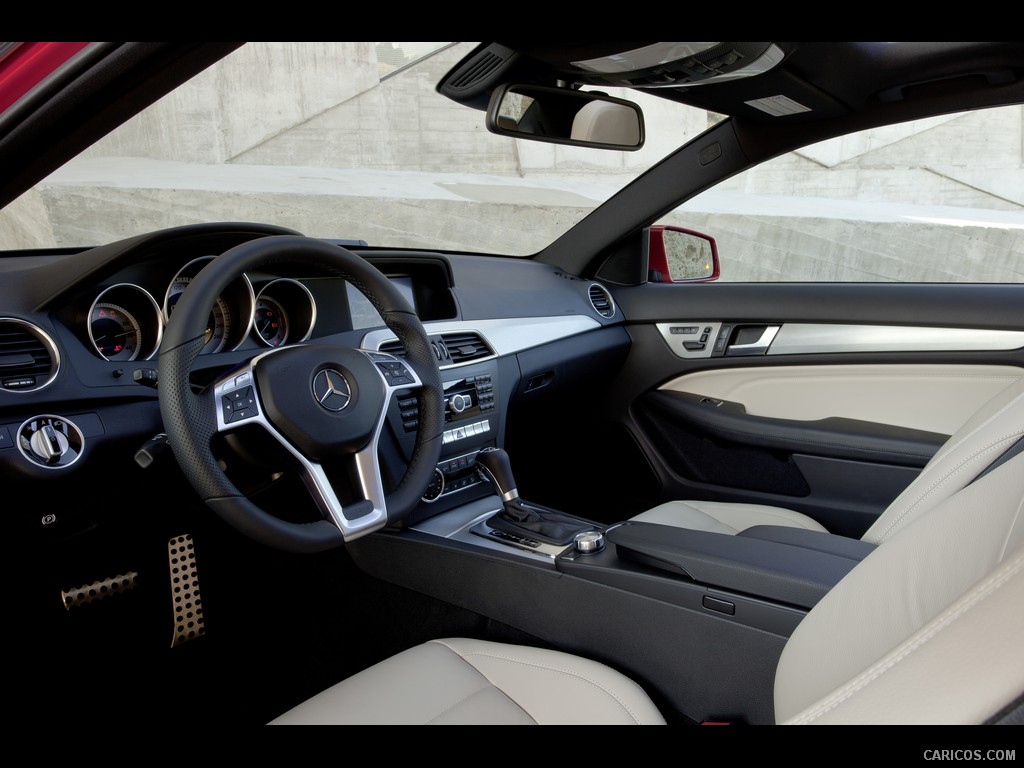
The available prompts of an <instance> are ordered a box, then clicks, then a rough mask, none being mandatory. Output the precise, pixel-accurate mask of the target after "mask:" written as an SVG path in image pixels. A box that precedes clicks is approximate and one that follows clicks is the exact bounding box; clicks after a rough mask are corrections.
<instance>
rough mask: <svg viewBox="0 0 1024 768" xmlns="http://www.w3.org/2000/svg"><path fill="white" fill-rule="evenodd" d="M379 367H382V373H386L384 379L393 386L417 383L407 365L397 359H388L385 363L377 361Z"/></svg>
mask: <svg viewBox="0 0 1024 768" xmlns="http://www.w3.org/2000/svg"><path fill="white" fill-rule="evenodd" d="M377 367H378V368H380V370H381V373H383V374H384V381H386V382H387V383H388V385H389V386H392V387H400V386H404V385H406V384H413V383H415V379H413V377H412V374H410V373H409V369H408V368H406V367H405V364H404V363H400V362H398V361H397V360H395V361H388V362H384V363H377Z"/></svg>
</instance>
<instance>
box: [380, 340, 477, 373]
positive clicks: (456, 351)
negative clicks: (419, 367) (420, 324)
mask: <svg viewBox="0 0 1024 768" xmlns="http://www.w3.org/2000/svg"><path fill="white" fill-rule="evenodd" d="M430 346H431V349H433V350H434V356H435V357H436V358H437V362H438V364H439V365H440V366H441V367H442V368H443V367H445V366H449V365H458V364H459V363H468V362H470V361H471V360H480V359H481V358H484V357H491V356H492V355H493V354H494V352H493V351H491V348H490V347H488V346H487V342H485V341H484V340H483V339H482V338H481V337H480V334H478V333H476V332H474V331H466V332H452V333H442V334H441V335H440V336H431V337H430ZM378 349H379V351H381V352H386V353H387V354H389V355H397V356H398V357H404V356H405V347H404V346H403V344H402V342H400V341H398V340H397V339H396V340H392V341H385V342H384V343H383V344H381V345H380V346H379V347H378Z"/></svg>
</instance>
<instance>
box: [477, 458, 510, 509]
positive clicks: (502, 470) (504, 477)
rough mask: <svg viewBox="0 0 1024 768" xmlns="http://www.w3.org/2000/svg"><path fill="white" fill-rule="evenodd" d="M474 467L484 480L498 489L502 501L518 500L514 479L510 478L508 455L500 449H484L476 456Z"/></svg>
mask: <svg viewBox="0 0 1024 768" xmlns="http://www.w3.org/2000/svg"><path fill="white" fill-rule="evenodd" d="M476 465H477V466H478V467H479V468H480V471H481V472H482V473H483V475H484V478H485V479H487V480H490V481H491V482H492V483H493V484H494V487H495V488H497V489H498V495H499V496H501V500H502V501H513V500H515V499H518V498H519V489H518V488H516V481H515V478H513V477H512V462H511V461H510V460H509V458H508V454H507V453H505V451H503V450H502V449H501V448H484V449H483V450H481V451H480V452H479V453H478V454H477V455H476Z"/></svg>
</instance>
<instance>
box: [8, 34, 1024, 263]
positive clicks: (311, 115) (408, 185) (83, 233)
mask: <svg viewBox="0 0 1024 768" xmlns="http://www.w3.org/2000/svg"><path fill="white" fill-rule="evenodd" d="M470 48H471V44H469V43H461V44H457V45H455V46H452V47H450V48H447V49H444V50H442V51H441V52H440V53H438V54H436V55H435V56H433V57H431V58H429V59H426V60H424V61H423V62H421V63H419V64H417V65H416V66H414V67H410V68H407V69H403V70H400V71H398V72H396V73H395V74H394V75H393V76H388V77H384V78H383V79H382V78H381V76H380V71H381V70H380V68H379V67H378V65H377V61H376V50H375V47H374V44H373V43H306V44H302V45H301V46H300V47H298V48H297V49H293V50H288V49H286V48H284V47H281V46H276V45H266V46H259V47H257V46H255V45H254V46H252V47H245V48H242V49H241V50H240V51H238V52H237V53H236V54H235V55H233V56H232V57H230V58H229V59H227V60H225V61H224V62H222V63H221V64H220V65H218V66H217V67H215V68H213V69H211V70H210V71H208V72H205V73H203V74H201V75H200V76H199V77H198V78H197V79H196V80H195V82H194V83H193V84H192V85H193V86H194V87H193V88H191V89H188V90H181V91H179V92H176V93H174V94H171V95H170V96H168V97H167V99H165V100H164V101H162V102H161V103H159V104H158V105H156V107H155V108H154V109H153V110H151V111H150V112H148V113H146V114H145V115H142V116H139V117H137V118H135V119H133V120H132V121H131V122H130V123H129V124H127V125H126V126H125V127H124V128H123V129H122V130H121V131H119V132H118V134H117V135H116V136H114V137H108V138H107V139H104V140H102V141H101V142H99V143H98V144H97V145H95V146H94V147H93V148H91V149H90V150H89V151H88V152H87V153H85V155H84V156H83V158H81V159H80V160H78V161H76V162H74V163H72V164H70V165H69V166H67V167H66V168H65V169H62V170H61V171H60V172H58V173H57V174H55V175H54V176H53V177H52V178H51V179H50V180H48V181H47V182H46V183H44V184H43V185H41V186H40V188H39V189H38V190H37V191H36V192H34V193H31V194H30V195H28V196H26V197H25V198H22V199H21V200H19V201H16V203H15V204H14V205H12V206H11V207H10V208H9V209H8V210H6V211H4V212H2V213H0V246H2V247H41V246H45V245H49V244H53V243H56V244H58V245H81V244H93V243H101V242H106V241H109V240H113V239H117V238H120V237H125V236H129V235H133V234H137V233H139V232H142V231H147V230H151V229H157V228H162V227H166V226H174V225H178V224H181V223H186V222H192V221H209V220H218V219H224V220H238V219H242V220H251V221H262V222H273V223H277V224H281V225H284V226H289V227H293V228H295V229H297V230H299V231H302V232H304V233H306V234H309V235H313V236H323V237H346V238H361V239H365V240H367V241H369V242H371V243H374V244H387V245H394V246H410V247H416V246H423V245H425V244H430V245H433V246H435V247H438V248H447V249H453V250H469V251H475V250H492V249H494V250H503V251H507V252H512V253H518V254H529V253H532V252H535V251H536V250H538V249H539V248H541V247H543V246H544V245H546V244H547V243H548V242H549V241H550V240H551V239H553V238H554V237H556V236H557V235H558V234H559V233H560V232H562V231H563V230H564V229H565V228H566V227H567V226H569V225H571V223H572V222H574V221H576V220H577V219H579V218H580V217H581V216H583V215H585V214H586V213H587V212H588V211H589V210H591V209H592V208H593V207H595V206H596V205H597V204H599V203H600V202H601V201H602V200H604V199H606V198H607V197H608V196H609V195H610V194H612V193H613V192H614V190H615V189H617V188H618V187H619V186H621V184H623V183H625V182H626V181H628V180H629V179H631V178H632V177H633V176H635V175H636V173H637V172H638V171H639V170H642V169H643V168H645V167H647V166H649V165H650V164H651V163H653V162H655V161H657V160H658V159H660V158H661V157H663V156H664V155H665V154H667V153H668V152H670V151H672V150H673V149H674V148H675V147H676V146H678V145H679V144H681V143H683V142H684V141H686V140H688V139H689V138H692V137H694V136H696V135H697V134H699V133H700V132H702V131H703V130H705V129H706V127H707V125H708V122H709V119H712V118H711V117H710V116H709V115H707V114H706V113H703V112H700V111H696V110H693V111H690V112H688V113H686V114H685V115H684V117H683V118H682V119H680V114H682V113H681V112H680V110H679V109H678V105H673V104H665V103H664V102H663V101H662V100H660V99H657V98H656V97H653V96H647V95H643V94H641V95H640V100H641V101H642V105H643V106H644V109H645V113H646V115H647V120H648V133H647V135H648V144H647V146H645V147H644V149H643V150H641V151H640V152H635V153H605V152H598V151H592V150H579V149H573V148H568V147H561V146H555V145H549V144H540V143H532V142H516V141H509V140H508V139H506V138H503V137H498V136H494V135H493V134H490V133H489V132H487V131H486V129H485V128H484V125H483V114H482V113H481V112H478V111H476V110H469V109H466V108H464V107H460V106H458V105H456V104H454V103H447V102H443V101H440V102H439V101H437V100H435V99H430V100H429V101H427V100H425V97H424V96H423V95H422V94H423V93H425V92H426V93H428V94H429V93H430V92H431V91H432V89H433V86H434V84H436V83H437V81H438V80H439V79H440V77H441V76H442V75H443V74H444V73H445V72H446V71H447V70H448V69H449V68H450V67H451V66H452V65H453V64H454V63H455V62H456V61H458V60H459V59H460V58H461V57H462V56H463V55H464V54H465V53H466V52H467V50H469V49H470ZM286 57H293V58H297V61H289V62H287V63H288V64H289V65H291V64H295V63H297V64H299V65H300V68H301V70H302V71H303V72H304V76H303V77H301V78H294V77H290V76H288V75H287V74H284V73H286V72H289V71H294V68H293V67H291V66H288V67H286V66H283V64H284V63H285V61H284V59H285V58H286ZM339 67H344V68H345V69H346V72H347V75H346V77H345V78H339V77H335V76H333V74H334V72H335V71H337V69H338V68H339ZM353 71H355V72H356V76H355V77H351V76H349V75H350V74H351V73H352V72H353ZM310 75H312V77H311V76H310ZM254 80H255V81H256V82H258V83H259V94H260V97H259V99H257V100H252V99H251V98H248V97H245V96H243V95H242V93H243V89H242V88H241V86H242V85H243V84H246V85H248V84H251V83H252V82H253V81H254ZM257 117H258V118H259V119H257ZM1022 124H1024V108H1022V107H1015V108H1012V109H1006V110H1002V111H1000V112H999V113H992V112H985V113H974V114H968V115H962V116H956V117H942V118H936V119H933V120H926V121H918V122H917V123H914V124H910V125H906V126H893V127H890V128H886V129H882V130H880V131H874V132H872V133H871V134H869V135H863V136H857V137H850V138H844V139H840V140H836V141H833V142H828V143H826V144H823V145H818V146H815V147H810V148H807V149H805V150H803V151H801V152H800V153H798V154H794V155H790V156H787V157H784V158H779V159H777V160H775V161H773V162H771V163H768V164H766V165H765V166H763V167H761V168H758V169H755V171H753V172H750V173H748V174H745V175H743V176H741V177H738V178H736V179H732V180H730V181H729V182H727V183H726V184H725V185H724V186H723V187H721V188H720V189H716V190H713V191H711V192H709V193H707V194H705V195H702V196H701V197H699V198H698V199H697V200H695V201H691V202H690V203H688V204H687V205H685V206H683V207H682V208H681V209H680V210H678V211H677V212H675V213H673V214H672V215H671V216H670V217H668V218H667V220H666V221H667V222H668V223H677V224H680V225H682V226H687V227H690V228H694V229H698V230H701V231H705V232H708V233H709V234H712V235H714V236H715V237H716V238H718V242H719V246H720V251H721V255H722V262H723V279H727V280H761V279H769V280H770V279H784V280H986V281H987V280H995V281H1003V280H1012V281H1021V280H1024V245H1022V240H1024V134H1022ZM208 125H214V126H216V128H215V129H210V128H204V127H202V126H208ZM140 158H148V159H145V160H140ZM357 159H358V163H359V164H358V168H359V170H355V171H339V170H332V169H345V168H352V167H353V164H354V163H356V162H357ZM924 159H927V160H926V161H925V160H924ZM920 162H924V165H923V167H921V168H919V169H916V170H913V171H911V170H908V166H909V165H916V164H920ZM220 163H227V166H226V167H224V166H221V167H217V164H220ZM275 165H285V166H289V168H288V169H287V172H286V173H284V174H282V172H281V169H277V168H272V167H271V166H275ZM481 172H482V173H484V174H485V175H484V176H482V177H481V176H479V175H469V174H470V173H473V174H480V173H481ZM849 201H854V202H853V204H851V203H850V202H849ZM911 204H912V205H911ZM976 208H980V209H984V210H985V211H986V213H985V214H984V216H986V217H987V218H985V219H984V220H983V221H980V222H979V221H978V219H979V217H980V216H981V214H979V213H978V211H977V210H966V209H976ZM382 212H383V214H384V215H381V214H382ZM949 220H955V221H957V224H958V226H956V227H955V228H954V229H953V230H950V229H949V228H948V227H947V226H940V225H939V223H938V222H940V221H947V222H948V221H949ZM922 264H924V265H925V266H923V267H922Z"/></svg>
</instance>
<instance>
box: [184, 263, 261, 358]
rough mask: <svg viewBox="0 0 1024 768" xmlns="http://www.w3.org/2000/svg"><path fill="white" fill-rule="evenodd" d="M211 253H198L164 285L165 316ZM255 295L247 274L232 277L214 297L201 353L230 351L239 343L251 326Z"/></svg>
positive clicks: (204, 264) (236, 347)
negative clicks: (233, 278) (197, 255)
mask: <svg viewBox="0 0 1024 768" xmlns="http://www.w3.org/2000/svg"><path fill="white" fill-rule="evenodd" d="M212 260H213V256H201V257H200V258H198V259H193V260H192V261H190V262H188V263H187V264H186V265H185V266H184V267H182V268H181V269H180V270H179V271H178V273H177V274H176V275H175V276H174V278H173V279H172V280H171V282H170V284H169V285H168V286H167V292H166V294H165V295H164V320H165V321H168V322H169V321H170V319H171V313H172V312H173V311H174V308H175V306H176V305H177V304H178V300H179V299H181V297H182V295H183V294H184V293H185V291H186V290H187V289H188V287H189V285H190V284H191V282H192V280H193V279H195V277H196V275H198V274H199V272H200V271H202V269H203V267H205V266H206V265H207V264H209V263H210V262H211V261H212ZM255 301H256V299H255V295H254V294H253V290H252V284H251V283H250V282H249V278H248V277H246V276H245V275H242V276H241V277H239V278H238V279H236V280H233V281H232V282H231V283H230V284H229V285H228V287H227V288H225V289H224V291H223V292H222V293H221V295H220V296H218V297H217V299H216V301H215V302H214V304H213V307H212V308H211V309H210V316H209V317H208V318H207V321H206V333H205V339H204V346H203V349H202V352H201V354H204V355H207V354H213V353H215V352H231V351H234V350H236V349H238V347H239V346H240V345H241V343H242V342H243V341H244V340H245V337H246V336H247V335H248V333H249V329H250V328H252V322H253V310H254V307H255Z"/></svg>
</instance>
